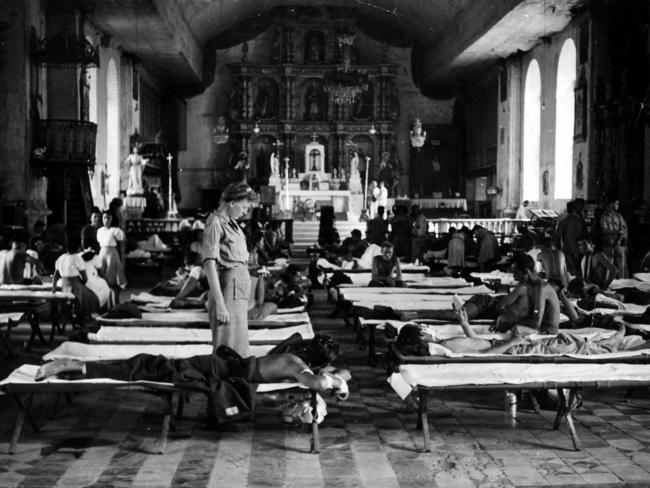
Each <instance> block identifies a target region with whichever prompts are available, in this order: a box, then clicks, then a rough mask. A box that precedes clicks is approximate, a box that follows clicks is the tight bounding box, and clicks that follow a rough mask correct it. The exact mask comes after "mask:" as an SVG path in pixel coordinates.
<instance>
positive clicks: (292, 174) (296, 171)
mask: <svg viewBox="0 0 650 488" xmlns="http://www.w3.org/2000/svg"><path fill="white" fill-rule="evenodd" d="M291 177H292V178H294V179H295V178H298V170H297V169H296V168H293V169H292V170H291Z"/></svg>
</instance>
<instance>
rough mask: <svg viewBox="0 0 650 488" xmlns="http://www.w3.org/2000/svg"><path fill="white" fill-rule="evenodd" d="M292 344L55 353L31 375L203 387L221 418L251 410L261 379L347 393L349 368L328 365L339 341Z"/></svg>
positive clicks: (320, 337) (210, 406) (215, 416)
mask: <svg viewBox="0 0 650 488" xmlns="http://www.w3.org/2000/svg"><path fill="white" fill-rule="evenodd" d="M295 346H297V347H295V348H293V349H292V348H291V347H289V349H288V350H292V351H294V352H295V354H294V353H287V352H279V353H277V354H269V355H267V356H262V357H254V356H251V357H248V358H242V357H241V356H239V354H237V353H236V352H235V351H233V350H232V349H230V348H228V347H227V346H220V347H219V348H218V349H217V351H216V352H215V353H214V354H210V355H204V356H193V357H190V358H184V359H168V358H166V357H164V356H153V355H150V354H138V355H136V356H133V357H131V358H129V359H125V360H116V361H82V360H77V359H56V360H54V361H51V362H49V363H46V364H44V365H43V366H41V367H40V368H39V369H38V372H37V373H36V378H35V379H36V381H42V380H44V379H46V378H49V377H51V376H56V375H60V374H64V373H68V374H69V373H73V374H75V375H81V376H82V378H84V379H85V378H110V379H115V380H121V381H152V382H164V383H173V384H174V385H175V386H177V387H179V388H183V389H188V390H194V391H200V392H203V393H206V394H207V395H208V409H209V412H208V414H209V415H210V416H211V418H213V419H215V420H217V421H219V422H223V421H228V420H233V419H234V418H236V417H238V416H241V414H245V413H249V412H251V411H252V410H253V408H254V401H255V391H256V387H257V384H259V383H278V382H283V381H294V382H298V383H300V384H301V385H303V386H305V387H307V388H309V389H312V390H315V391H317V392H319V393H323V394H324V393H330V392H332V393H334V394H335V395H337V396H338V397H339V398H340V399H342V400H345V399H347V397H348V392H349V390H348V385H347V382H348V381H349V380H350V378H351V376H350V372H349V371H347V370H344V369H333V368H331V367H330V364H331V362H332V361H333V360H334V359H335V358H336V357H337V355H338V351H339V346H338V344H336V343H335V342H334V341H333V340H332V339H331V338H330V337H328V336H324V335H317V336H316V337H314V339H312V340H311V341H307V342H305V343H304V344H296V345H295ZM281 350H282V349H281ZM285 350H286V348H285Z"/></svg>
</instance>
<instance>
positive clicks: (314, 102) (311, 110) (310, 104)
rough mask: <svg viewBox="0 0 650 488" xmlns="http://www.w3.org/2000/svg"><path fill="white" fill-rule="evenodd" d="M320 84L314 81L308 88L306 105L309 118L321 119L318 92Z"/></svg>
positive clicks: (306, 114) (307, 117)
mask: <svg viewBox="0 0 650 488" xmlns="http://www.w3.org/2000/svg"><path fill="white" fill-rule="evenodd" d="M318 91H319V90H318V84H317V83H316V82H313V83H312V84H311V85H310V86H309V89H308V90H307V95H306V97H305V98H306V100H305V102H306V103H305V105H306V107H307V110H306V113H305V118H306V119H307V120H319V119H320V115H321V113H320V103H319V102H320V100H319V99H320V96H319V93H318Z"/></svg>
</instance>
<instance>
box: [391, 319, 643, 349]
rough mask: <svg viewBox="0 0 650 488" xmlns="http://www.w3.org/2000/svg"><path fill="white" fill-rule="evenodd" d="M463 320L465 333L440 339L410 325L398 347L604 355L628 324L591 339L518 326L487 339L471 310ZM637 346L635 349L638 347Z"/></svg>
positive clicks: (406, 327) (402, 335) (616, 346)
mask: <svg viewBox="0 0 650 488" xmlns="http://www.w3.org/2000/svg"><path fill="white" fill-rule="evenodd" d="M458 318H459V323H460V325H461V327H462V329H463V332H464V333H465V336H461V337H451V338H448V339H443V340H436V338H435V337H433V336H432V335H431V334H430V333H427V332H425V331H424V330H423V326H422V325H420V324H406V325H405V326H404V327H402V329H401V330H400V332H399V335H398V337H397V346H398V348H399V349H400V350H401V351H402V352H405V353H407V354H413V355H416V356H437V355H445V353H446V352H452V353H460V354H462V353H470V354H476V353H482V354H584V355H593V354H604V353H610V352H616V351H618V350H619V347H620V346H621V342H622V340H623V338H624V337H625V325H624V324H621V326H620V327H619V330H618V332H616V334H614V335H613V336H612V337H608V338H607V339H602V340H593V341H592V340H590V339H589V338H584V337H577V336H573V335H570V334H564V333H560V334H558V335H555V336H551V337H531V336H523V335H521V334H518V333H517V331H516V328H515V329H514V330H513V333H512V335H511V336H510V338H508V339H492V340H490V339H483V338H481V337H479V336H478V335H477V334H476V333H475V332H474V331H473V330H472V328H471V327H470V325H469V322H468V320H467V312H466V311H465V310H462V309H461V310H460V311H459V313H458ZM637 348H640V347H637ZM637 348H635V349H637Z"/></svg>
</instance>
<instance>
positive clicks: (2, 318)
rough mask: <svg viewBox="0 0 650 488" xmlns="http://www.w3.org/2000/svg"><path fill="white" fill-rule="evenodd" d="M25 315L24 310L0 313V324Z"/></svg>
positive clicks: (16, 319)
mask: <svg viewBox="0 0 650 488" xmlns="http://www.w3.org/2000/svg"><path fill="white" fill-rule="evenodd" d="M23 315H24V312H5V313H0V324H6V323H7V322H9V320H13V321H18V320H20V319H21V318H22V317H23Z"/></svg>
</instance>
